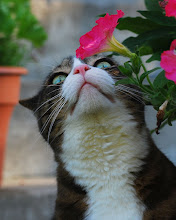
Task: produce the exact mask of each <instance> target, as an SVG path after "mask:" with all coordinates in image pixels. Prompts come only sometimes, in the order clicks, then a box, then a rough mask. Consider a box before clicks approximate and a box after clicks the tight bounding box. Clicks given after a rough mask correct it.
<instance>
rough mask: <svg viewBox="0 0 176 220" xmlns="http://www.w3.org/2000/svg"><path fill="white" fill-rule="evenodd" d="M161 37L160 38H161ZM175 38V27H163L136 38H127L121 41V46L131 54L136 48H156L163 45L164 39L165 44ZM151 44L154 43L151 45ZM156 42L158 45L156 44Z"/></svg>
mask: <svg viewBox="0 0 176 220" xmlns="http://www.w3.org/2000/svg"><path fill="white" fill-rule="evenodd" d="M161 36H162V38H161ZM175 38H176V27H172V28H170V27H163V28H159V29H156V30H152V31H148V32H145V33H142V34H139V35H138V36H137V37H129V38H127V39H126V40H125V41H123V44H124V45H125V46H127V47H128V48H129V49H130V50H131V51H132V52H134V51H135V49H136V47H137V46H138V47H139V48H140V47H141V46H150V45H152V47H156V46H157V47H158V44H159V45H161V44H162V43H163V44H165V42H164V41H163V40H164V39H166V42H168V41H169V39H170V41H171V40H172V39H175ZM152 42H155V44H153V43H152ZM157 42H158V44H157Z"/></svg>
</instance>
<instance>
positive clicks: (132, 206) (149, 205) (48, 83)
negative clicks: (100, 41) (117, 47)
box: [20, 55, 176, 220]
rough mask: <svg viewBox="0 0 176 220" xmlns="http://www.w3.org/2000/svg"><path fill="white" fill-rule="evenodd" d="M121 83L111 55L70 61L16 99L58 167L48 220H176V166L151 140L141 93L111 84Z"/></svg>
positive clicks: (132, 88) (63, 62)
mask: <svg viewBox="0 0 176 220" xmlns="http://www.w3.org/2000/svg"><path fill="white" fill-rule="evenodd" d="M121 78H124V76H123V75H122V74H121V73H120V72H119V69H118V65H117V63H116V62H115V61H114V60H113V59H111V58H109V57H106V56H103V55H96V56H92V57H89V58H86V59H84V60H80V59H77V58H76V57H73V56H71V57H68V58H65V59H64V60H63V61H62V63H61V64H60V65H58V66H57V67H55V68H54V69H53V71H51V73H50V74H49V76H48V77H47V78H46V80H45V81H44V83H43V85H42V88H41V90H40V91H39V92H38V94H37V95H36V96H34V97H32V98H29V99H26V100H21V101H20V103H21V104H22V105H23V106H25V107H27V108H29V109H30V110H32V111H33V112H34V114H35V116H36V118H37V119H38V126H39V130H40V132H41V134H42V136H43V138H44V139H45V140H46V141H47V142H48V143H49V144H50V146H51V148H52V150H53V151H54V155H55V160H56V162H57V163H58V168H57V187H58V192H57V198H56V206H55V213H54V217H53V220H142V219H144V220H152V219H154V220H160V219H165V220H171V219H172V220H175V219H176V167H175V166H174V165H173V164H172V163H171V162H170V161H169V160H168V159H167V158H166V157H165V156H164V155H163V154H162V153H161V152H160V151H159V150H158V148H157V147H156V146H155V144H154V142H153V140H152V138H151V136H150V132H149V131H148V129H147V127H146V124H145V119H144V103H143V101H142V94H141V92H140V90H139V89H138V88H137V87H135V86H129V85H119V86H115V82H116V81H117V80H119V79H121Z"/></svg>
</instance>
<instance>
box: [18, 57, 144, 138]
mask: <svg viewBox="0 0 176 220" xmlns="http://www.w3.org/2000/svg"><path fill="white" fill-rule="evenodd" d="M123 77H124V76H123V75H122V74H121V73H120V72H119V70H118V65H117V63H116V62H114V60H113V59H111V58H107V57H104V56H92V57H90V58H86V59H85V60H83V61H82V60H80V59H77V58H75V57H69V58H66V59H64V60H63V61H62V63H61V64H60V65H58V66H57V67H55V68H54V70H53V71H52V72H51V73H50V74H49V76H48V77H47V78H46V80H45V81H44V83H43V85H42V88H41V90H40V91H39V93H38V94H37V95H36V96H34V97H33V98H30V99H27V100H22V101H20V103H21V104H22V105H23V106H25V107H27V108H29V109H31V110H32V111H33V112H34V113H35V115H36V117H37V118H38V123H39V129H40V131H41V133H42V135H43V136H44V138H45V139H46V140H48V141H49V140H50V137H51V136H52V132H53V127H54V128H55V130H57V131H58V136H59V134H60V135H61V134H62V129H61V127H62V124H63V121H64V120H65V119H68V118H70V119H72V118H74V119H76V120H79V118H80V117H84V115H91V114H94V115H95V114H100V113H101V112H102V111H103V112H107V114H108V112H110V111H111V109H115V108H116V107H117V106H121V105H125V106H126V108H128V109H129V110H130V112H131V114H133V115H134V116H135V117H138V116H139V115H141V116H142V117H141V118H142V120H143V105H141V103H140V102H139V101H137V99H138V97H137V96H138V95H139V94H138V90H137V89H136V88H134V87H131V86H126V85H125V86H124V85H121V86H115V82H116V81H117V80H119V79H121V78H123ZM135 93H137V94H138V95H135ZM119 109H120V107H119V108H118V111H119ZM122 111H123V110H122ZM59 132H60V133H59Z"/></svg>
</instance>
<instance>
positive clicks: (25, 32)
mask: <svg viewBox="0 0 176 220" xmlns="http://www.w3.org/2000/svg"><path fill="white" fill-rule="evenodd" d="M0 18H1V22H0V65H6V66H7V65H8V66H12V65H19V64H20V62H21V60H22V58H23V56H24V54H25V53H27V47H26V42H28V43H29V42H30V43H31V44H32V46H34V47H40V46H41V45H42V44H43V43H44V41H45V40H46V38H47V35H46V33H45V31H44V29H43V27H42V26H41V25H40V24H39V22H38V20H37V19H36V18H35V16H34V15H33V14H32V13H31V8H30V1H29V0H1V2H0Z"/></svg>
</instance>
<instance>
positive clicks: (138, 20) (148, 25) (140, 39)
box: [101, 0, 176, 129]
mask: <svg viewBox="0 0 176 220" xmlns="http://www.w3.org/2000/svg"><path fill="white" fill-rule="evenodd" d="M144 1H145V5H146V8H147V10H146V11H138V12H139V13H140V15H141V17H139V16H137V17H125V18H120V19H119V23H118V25H117V29H119V30H128V31H131V32H133V33H135V34H136V36H135V37H128V38H127V39H125V40H124V41H123V44H124V45H125V46H127V47H128V49H130V50H131V52H133V53H136V56H133V57H132V58H131V59H130V61H127V62H125V63H124V65H123V66H122V65H121V66H119V70H120V72H121V73H122V74H123V75H124V78H123V79H120V80H118V81H117V82H116V83H115V85H116V86H118V85H119V84H129V85H136V86H138V87H139V88H140V89H141V91H142V92H143V96H144V101H146V103H147V104H150V105H152V106H153V107H154V109H155V110H157V111H158V110H161V106H163V103H167V107H166V109H164V110H163V111H164V113H165V114H164V118H163V119H160V118H157V119H158V124H162V125H161V127H163V126H164V125H165V124H169V125H172V122H173V121H174V120H176V84H175V83H174V82H173V81H170V80H168V79H166V77H165V72H164V71H163V70H161V68H160V67H156V68H154V69H151V70H149V71H147V69H146V67H145V66H144V64H143V62H142V59H141V56H144V55H151V57H150V58H149V59H148V60H147V61H146V63H150V62H152V61H156V60H157V61H160V59H161V53H163V51H166V50H169V48H170V45H171V42H172V41H173V40H174V39H176V19H175V17H166V15H165V10H164V9H162V8H161V7H160V5H159V0H144ZM101 16H104V15H101ZM113 55H118V54H117V53H115V52H113V53H112V54H110V56H113ZM159 70H160V71H159ZM158 71H159V73H158ZM150 74H155V75H157V76H156V77H155V79H154V80H153V82H152V81H151V80H150ZM159 126H160V125H159ZM157 129H159V127H158V128H157Z"/></svg>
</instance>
